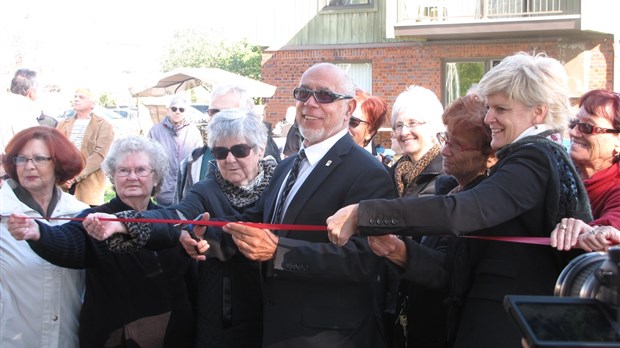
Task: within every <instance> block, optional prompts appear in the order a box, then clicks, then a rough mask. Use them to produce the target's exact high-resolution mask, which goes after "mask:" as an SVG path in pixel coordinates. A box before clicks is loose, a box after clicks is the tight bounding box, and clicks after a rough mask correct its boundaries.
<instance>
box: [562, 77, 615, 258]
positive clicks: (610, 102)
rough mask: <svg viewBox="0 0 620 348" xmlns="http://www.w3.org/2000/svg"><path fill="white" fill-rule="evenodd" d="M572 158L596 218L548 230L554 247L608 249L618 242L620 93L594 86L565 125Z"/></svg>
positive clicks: (568, 220) (567, 220) (564, 222)
mask: <svg viewBox="0 0 620 348" xmlns="http://www.w3.org/2000/svg"><path fill="white" fill-rule="evenodd" d="M569 128H570V131H569V133H568V134H569V135H570V140H571V146H570V152H569V153H570V157H571V159H572V161H573V163H574V164H575V166H576V167H577V170H578V171H579V175H580V177H581V180H583V184H584V186H585V187H586V190H587V191H588V197H589V199H590V206H591V207H592V215H593V217H594V220H592V221H590V222H588V223H586V222H584V221H582V220H579V219H574V218H570V217H567V218H564V219H562V221H560V223H558V224H557V226H556V228H555V229H554V230H553V232H552V233H551V244H552V245H553V246H555V247H557V248H558V250H568V249H570V248H571V247H575V246H576V245H578V246H579V247H581V248H583V249H585V250H587V251H592V250H606V249H607V247H609V246H610V245H613V244H618V242H620V233H618V229H619V228H620V95H618V93H613V92H610V91H606V90H602V89H595V90H592V91H589V92H587V93H585V94H584V95H583V96H581V98H580V100H579V111H578V112H577V116H576V118H575V119H573V120H572V121H571V122H570V124H569Z"/></svg>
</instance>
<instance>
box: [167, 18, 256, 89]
mask: <svg viewBox="0 0 620 348" xmlns="http://www.w3.org/2000/svg"><path fill="white" fill-rule="evenodd" d="M218 37H219V36H218V35H217V34H214V33H211V34H206V33H201V32H199V31H196V30H195V29H184V30H181V31H178V32H176V33H175V34H174V36H173V38H172V41H171V43H168V44H167V46H166V47H167V51H166V52H165V53H164V57H163V59H162V69H163V71H170V70H173V69H175V68H179V67H191V68H220V69H224V70H227V71H230V72H234V73H237V74H239V75H243V76H247V77H249V78H253V79H256V80H260V79H261V59H262V57H261V48H260V47H258V46H254V45H251V44H250V43H248V42H247V40H241V41H235V42H228V41H224V40H221V39H219V38H218Z"/></svg>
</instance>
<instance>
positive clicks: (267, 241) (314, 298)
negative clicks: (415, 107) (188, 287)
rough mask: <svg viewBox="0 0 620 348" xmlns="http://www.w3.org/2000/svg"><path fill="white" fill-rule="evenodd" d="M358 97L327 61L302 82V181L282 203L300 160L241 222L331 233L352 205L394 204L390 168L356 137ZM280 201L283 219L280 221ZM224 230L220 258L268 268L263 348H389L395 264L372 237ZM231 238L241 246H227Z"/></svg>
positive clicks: (215, 241) (214, 238)
mask: <svg viewBox="0 0 620 348" xmlns="http://www.w3.org/2000/svg"><path fill="white" fill-rule="evenodd" d="M354 93H355V86H354V84H353V82H352V81H351V79H350V78H349V77H348V76H347V75H346V74H345V73H344V71H342V70H341V69H340V68H338V67H337V66H335V65H332V64H327V63H321V64H318V65H315V66H313V67H311V68H310V69H308V70H307V71H306V72H305V73H304V74H303V76H302V79H301V82H300V84H299V87H298V88H296V89H295V91H294V93H293V95H294V97H295V99H297V103H296V110H297V114H296V121H297V123H298V124H299V129H300V131H301V133H302V135H303V137H304V143H303V146H302V148H303V152H304V158H303V159H302V160H301V162H300V163H301V164H300V167H299V172H298V174H297V180H296V181H295V184H294V185H292V186H291V187H292V189H291V192H290V193H289V194H288V196H287V198H286V199H283V198H282V196H283V194H282V191H284V186H286V185H285V183H286V182H287V178H288V177H289V176H291V174H290V172H291V168H292V167H293V166H294V164H295V162H296V160H297V158H298V157H299V156H300V155H299V154H295V155H293V156H291V157H289V158H287V159H286V160H284V161H283V162H282V163H281V164H280V165H279V166H278V168H277V169H276V172H275V174H274V177H273V179H272V181H271V184H270V186H269V187H268V188H267V189H266V191H265V192H264V193H263V196H262V197H261V200H260V201H259V203H257V207H256V209H254V210H251V211H250V213H246V214H245V215H243V216H238V217H235V219H239V220H241V221H264V222H273V223H284V224H299V225H323V224H324V223H325V220H326V218H327V217H328V216H330V214H333V213H334V212H335V211H337V210H338V209H339V208H341V207H344V206H346V205H348V204H351V203H354V202H359V201H360V200H362V199H368V198H371V197H372V198H390V197H394V195H395V193H394V190H393V187H392V184H391V181H390V178H389V175H388V174H387V172H386V171H385V169H384V167H383V165H382V164H381V163H380V162H379V161H377V160H376V159H375V158H374V157H373V156H372V155H371V154H370V153H368V152H367V151H365V150H364V149H362V148H361V147H359V146H357V145H355V143H354V142H353V139H352V138H351V136H350V135H349V133H348V130H347V127H348V121H349V117H350V116H351V113H352V112H353V110H355V101H354V100H353V99H351V96H352V95H353V94H354ZM281 200H283V201H284V208H283V209H282V211H283V212H282V214H281V216H282V219H280V220H278V219H277V218H276V217H275V216H274V215H276V211H277V210H278V205H279V201H281ZM206 215H207V214H205V216H206ZM206 218H207V217H204V219H206ZM231 220H232V221H235V220H233V219H231ZM224 231H225V232H227V233H228V235H226V234H222V233H220V232H218V231H214V230H212V229H209V231H208V233H207V240H208V241H209V244H210V245H211V248H212V250H210V253H211V254H213V255H218V256H219V257H220V258H226V257H227V256H226V255H228V254H230V253H234V252H236V251H238V252H241V253H243V255H245V256H246V257H247V258H249V259H252V260H258V261H262V262H263V266H264V267H263V277H264V286H263V290H264V315H263V318H264V322H263V326H264V329H263V346H264V347H323V346H325V347H332V346H339V347H385V346H387V343H386V342H385V332H384V331H383V316H382V315H383V308H384V303H383V301H384V298H385V292H384V289H385V287H386V284H385V283H384V282H385V279H384V271H385V269H384V267H385V266H386V265H385V263H384V261H382V260H381V259H380V258H378V257H376V256H375V255H374V254H373V253H372V252H371V251H370V249H369V247H368V242H367V240H366V239H365V238H359V237H353V238H351V240H350V242H349V243H347V244H346V245H344V246H343V247H338V246H337V245H334V244H332V243H330V242H329V239H328V238H327V234H326V232H323V231H296V230H290V231H284V230H280V231H269V230H263V229H258V228H254V227H249V226H247V225H244V224H238V223H231V224H227V225H226V226H225V227H224ZM231 236H232V241H233V242H234V245H232V248H231V247H230V246H231V245H228V247H225V245H226V240H227V239H228V240H230V238H231ZM181 239H182V241H183V242H184V244H186V250H188V251H189V252H190V253H191V254H194V256H197V254H196V252H195V251H194V250H193V249H194V247H196V246H198V247H199V251H204V250H206V248H207V247H206V243H205V242H201V243H196V242H193V241H189V240H188V238H187V237H186V236H185V235H184V236H183V237H182V238H181ZM202 257H204V256H202ZM198 329H200V328H198Z"/></svg>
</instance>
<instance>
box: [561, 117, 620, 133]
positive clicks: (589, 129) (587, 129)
mask: <svg viewBox="0 0 620 348" xmlns="http://www.w3.org/2000/svg"><path fill="white" fill-rule="evenodd" d="M575 127H577V129H579V131H580V132H581V133H583V134H603V133H620V130H618V129H610V128H602V127H597V126H593V125H591V124H589V123H583V122H579V120H577V119H573V120H571V121H570V123H569V124H568V128H570V129H573V128H575Z"/></svg>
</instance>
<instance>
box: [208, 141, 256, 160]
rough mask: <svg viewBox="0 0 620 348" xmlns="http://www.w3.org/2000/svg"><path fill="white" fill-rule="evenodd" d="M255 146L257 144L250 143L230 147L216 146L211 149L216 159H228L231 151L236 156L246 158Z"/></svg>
mask: <svg viewBox="0 0 620 348" xmlns="http://www.w3.org/2000/svg"><path fill="white" fill-rule="evenodd" d="M255 146H256V145H252V146H250V145H248V144H237V145H233V146H231V147H230V149H229V148H227V147H223V146H214V147H213V148H212V149H211V153H212V154H213V157H215V159H219V160H223V159H226V157H228V153H229V152H230V153H232V155H233V156H235V158H244V157H248V156H249V155H250V151H252V149H253V148H254V147H255Z"/></svg>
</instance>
